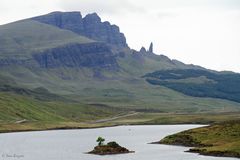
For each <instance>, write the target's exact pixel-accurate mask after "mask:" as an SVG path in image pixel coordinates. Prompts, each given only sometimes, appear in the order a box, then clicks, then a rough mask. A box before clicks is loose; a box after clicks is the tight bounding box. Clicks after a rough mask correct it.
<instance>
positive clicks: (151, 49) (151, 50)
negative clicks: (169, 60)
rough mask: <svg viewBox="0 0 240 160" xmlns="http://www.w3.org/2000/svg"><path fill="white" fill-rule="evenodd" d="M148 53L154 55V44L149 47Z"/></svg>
mask: <svg viewBox="0 0 240 160" xmlns="http://www.w3.org/2000/svg"><path fill="white" fill-rule="evenodd" d="M148 52H150V53H153V43H152V42H151V44H150V46H149V49H148Z"/></svg>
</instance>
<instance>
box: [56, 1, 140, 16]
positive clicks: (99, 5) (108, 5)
mask: <svg viewBox="0 0 240 160" xmlns="http://www.w3.org/2000/svg"><path fill="white" fill-rule="evenodd" d="M59 6H60V7H61V8H62V9H63V10H66V11H73V10H77V11H81V12H82V13H84V14H87V13H92V12H97V13H99V14H108V15H109V14H126V13H128V12H138V13H139V12H144V8H142V7H138V6H137V5H134V4H133V3H131V2H130V1H128V0H81V1H76V0H67V1H63V0H62V1H59Z"/></svg>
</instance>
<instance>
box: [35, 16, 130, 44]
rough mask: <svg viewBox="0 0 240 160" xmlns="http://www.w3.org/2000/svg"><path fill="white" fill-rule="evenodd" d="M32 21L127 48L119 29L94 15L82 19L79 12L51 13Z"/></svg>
mask: <svg viewBox="0 0 240 160" xmlns="http://www.w3.org/2000/svg"><path fill="white" fill-rule="evenodd" d="M32 20H36V21H39V22H41V23H46V24H49V25H53V26H56V27H59V28H61V29H66V30H70V31H73V32H75V33H77V34H80V35H83V36H86V37H88V38H90V39H93V40H97V41H101V42H105V43H109V44H112V45H116V46H119V47H128V45H127V43H126V38H125V36H124V34H123V33H121V32H120V30H119V27H118V26H116V25H111V24H110V23H109V22H102V21H101V18H100V17H99V16H98V15H97V14H96V13H93V14H88V15H86V17H84V18H83V17H82V15H81V13H80V12H52V13H50V14H47V15H43V16H38V17H34V18H32Z"/></svg>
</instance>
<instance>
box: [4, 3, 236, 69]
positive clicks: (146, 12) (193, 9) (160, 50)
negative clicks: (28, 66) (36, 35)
mask: <svg viewBox="0 0 240 160" xmlns="http://www.w3.org/2000/svg"><path fill="white" fill-rule="evenodd" d="M57 10H58V11H81V12H82V14H83V15H86V14H87V13H92V12H97V13H98V14H99V15H100V16H101V18H102V20H103V21H105V20H108V21H110V22H111V23H114V24H117V25H118V26H120V29H121V31H122V32H123V33H124V34H125V36H126V38H127V42H128V44H129V46H130V47H131V48H134V49H136V50H139V49H140V48H141V46H145V47H146V48H148V46H149V44H150V42H153V43H154V51H155V52H156V53H157V54H164V55H166V56H168V57H170V58H171V59H177V60H180V61H182V62H184V63H192V64H197V65H201V66H203V67H207V68H210V69H215V70H232V71H236V72H240V0H41V1H36V0H24V1H20V0H0V24H5V23H8V22H12V21H15V20H20V19H23V18H28V17H32V16H36V15H41V14H46V13H48V12H52V11H57Z"/></svg>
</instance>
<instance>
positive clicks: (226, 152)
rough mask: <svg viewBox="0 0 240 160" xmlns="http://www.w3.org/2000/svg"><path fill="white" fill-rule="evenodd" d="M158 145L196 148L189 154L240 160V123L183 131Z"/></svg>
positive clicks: (233, 122)
mask: <svg viewBox="0 0 240 160" xmlns="http://www.w3.org/2000/svg"><path fill="white" fill-rule="evenodd" d="M157 143H160V144H170V145H183V146H188V147H194V148H192V149H190V150H189V152H196V153H199V154H202V155H210V156H224V157H238V158H240V121H239V120H238V121H231V122H223V123H219V124H214V125H211V126H207V127H202V128H196V129H191V130H187V131H183V132H180V133H177V134H174V135H170V136H167V137H165V138H164V139H162V140H161V141H160V142H157Z"/></svg>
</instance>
